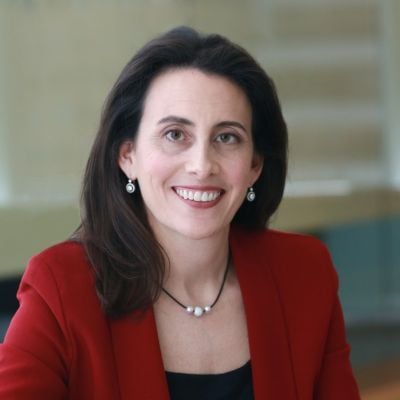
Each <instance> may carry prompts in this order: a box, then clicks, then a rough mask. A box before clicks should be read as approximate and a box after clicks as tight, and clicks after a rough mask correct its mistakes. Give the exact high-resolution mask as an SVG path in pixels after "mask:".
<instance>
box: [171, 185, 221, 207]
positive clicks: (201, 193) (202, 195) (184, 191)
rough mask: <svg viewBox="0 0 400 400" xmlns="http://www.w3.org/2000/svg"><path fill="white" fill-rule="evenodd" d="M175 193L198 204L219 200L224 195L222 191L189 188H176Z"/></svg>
mask: <svg viewBox="0 0 400 400" xmlns="http://www.w3.org/2000/svg"><path fill="white" fill-rule="evenodd" d="M174 191H175V193H176V194H177V195H178V196H179V197H181V198H182V199H184V200H191V201H194V202H198V203H208V202H211V201H215V200H217V199H218V198H219V197H220V196H221V195H222V192H223V191H222V190H199V189H197V190H194V189H188V188H179V187H175V188H174Z"/></svg>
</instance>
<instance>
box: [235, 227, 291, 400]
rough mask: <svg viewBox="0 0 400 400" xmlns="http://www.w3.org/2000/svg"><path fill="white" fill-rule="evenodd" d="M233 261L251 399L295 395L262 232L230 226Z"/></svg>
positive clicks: (282, 326) (289, 358)
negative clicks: (246, 338) (247, 347)
mask: <svg viewBox="0 0 400 400" xmlns="http://www.w3.org/2000/svg"><path fill="white" fill-rule="evenodd" d="M230 243H231V251H232V257H233V263H234V266H235V270H236V273H237V276H238V280H239V284H240V288H241V291H242V296H243V302H244V307H245V312H246V319H247V329H248V335H249V345H250V355H251V362H252V373H253V385H254V394H255V399H260V400H261V399H278V398H279V399H285V400H290V399H296V398H297V396H296V388H295V382H294V376H293V367H292V361H291V354H290V347H289V338H288V333H287V329H286V324H285V318H284V313H283V309H282V304H281V302H280V299H279V291H278V288H277V286H276V283H275V281H274V277H273V274H272V270H271V268H270V265H268V260H269V258H267V257H268V249H267V248H266V243H267V238H266V237H265V235H264V234H260V233H252V232H247V231H246V232H244V231H240V230H238V229H233V230H232V233H231V238H230Z"/></svg>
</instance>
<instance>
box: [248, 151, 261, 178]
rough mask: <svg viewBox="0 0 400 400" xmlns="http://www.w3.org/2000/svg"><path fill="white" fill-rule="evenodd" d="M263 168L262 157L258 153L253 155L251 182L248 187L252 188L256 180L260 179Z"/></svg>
mask: <svg viewBox="0 0 400 400" xmlns="http://www.w3.org/2000/svg"><path fill="white" fill-rule="evenodd" d="M263 167H264V157H263V156H262V155H260V154H258V153H254V155H253V160H252V162H251V170H252V181H251V184H250V185H249V186H253V185H254V183H255V182H256V181H257V179H258V178H259V177H260V175H261V171H262V169H263Z"/></svg>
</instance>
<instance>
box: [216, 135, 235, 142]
mask: <svg viewBox="0 0 400 400" xmlns="http://www.w3.org/2000/svg"><path fill="white" fill-rule="evenodd" d="M216 141H217V142H221V143H225V144H235V143H239V141H240V138H239V137H238V136H237V135H234V134H233V133H221V134H220V135H218V136H217V138H216Z"/></svg>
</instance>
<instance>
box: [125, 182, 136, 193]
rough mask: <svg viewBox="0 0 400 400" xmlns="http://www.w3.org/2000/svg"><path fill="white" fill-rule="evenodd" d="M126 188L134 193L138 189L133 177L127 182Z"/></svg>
mask: <svg viewBox="0 0 400 400" xmlns="http://www.w3.org/2000/svg"><path fill="white" fill-rule="evenodd" d="M125 189H126V191H127V192H128V193H129V194H132V193H133V192H134V191H135V190H136V186H135V184H134V183H133V182H132V179H128V183H127V184H126V186H125Z"/></svg>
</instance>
